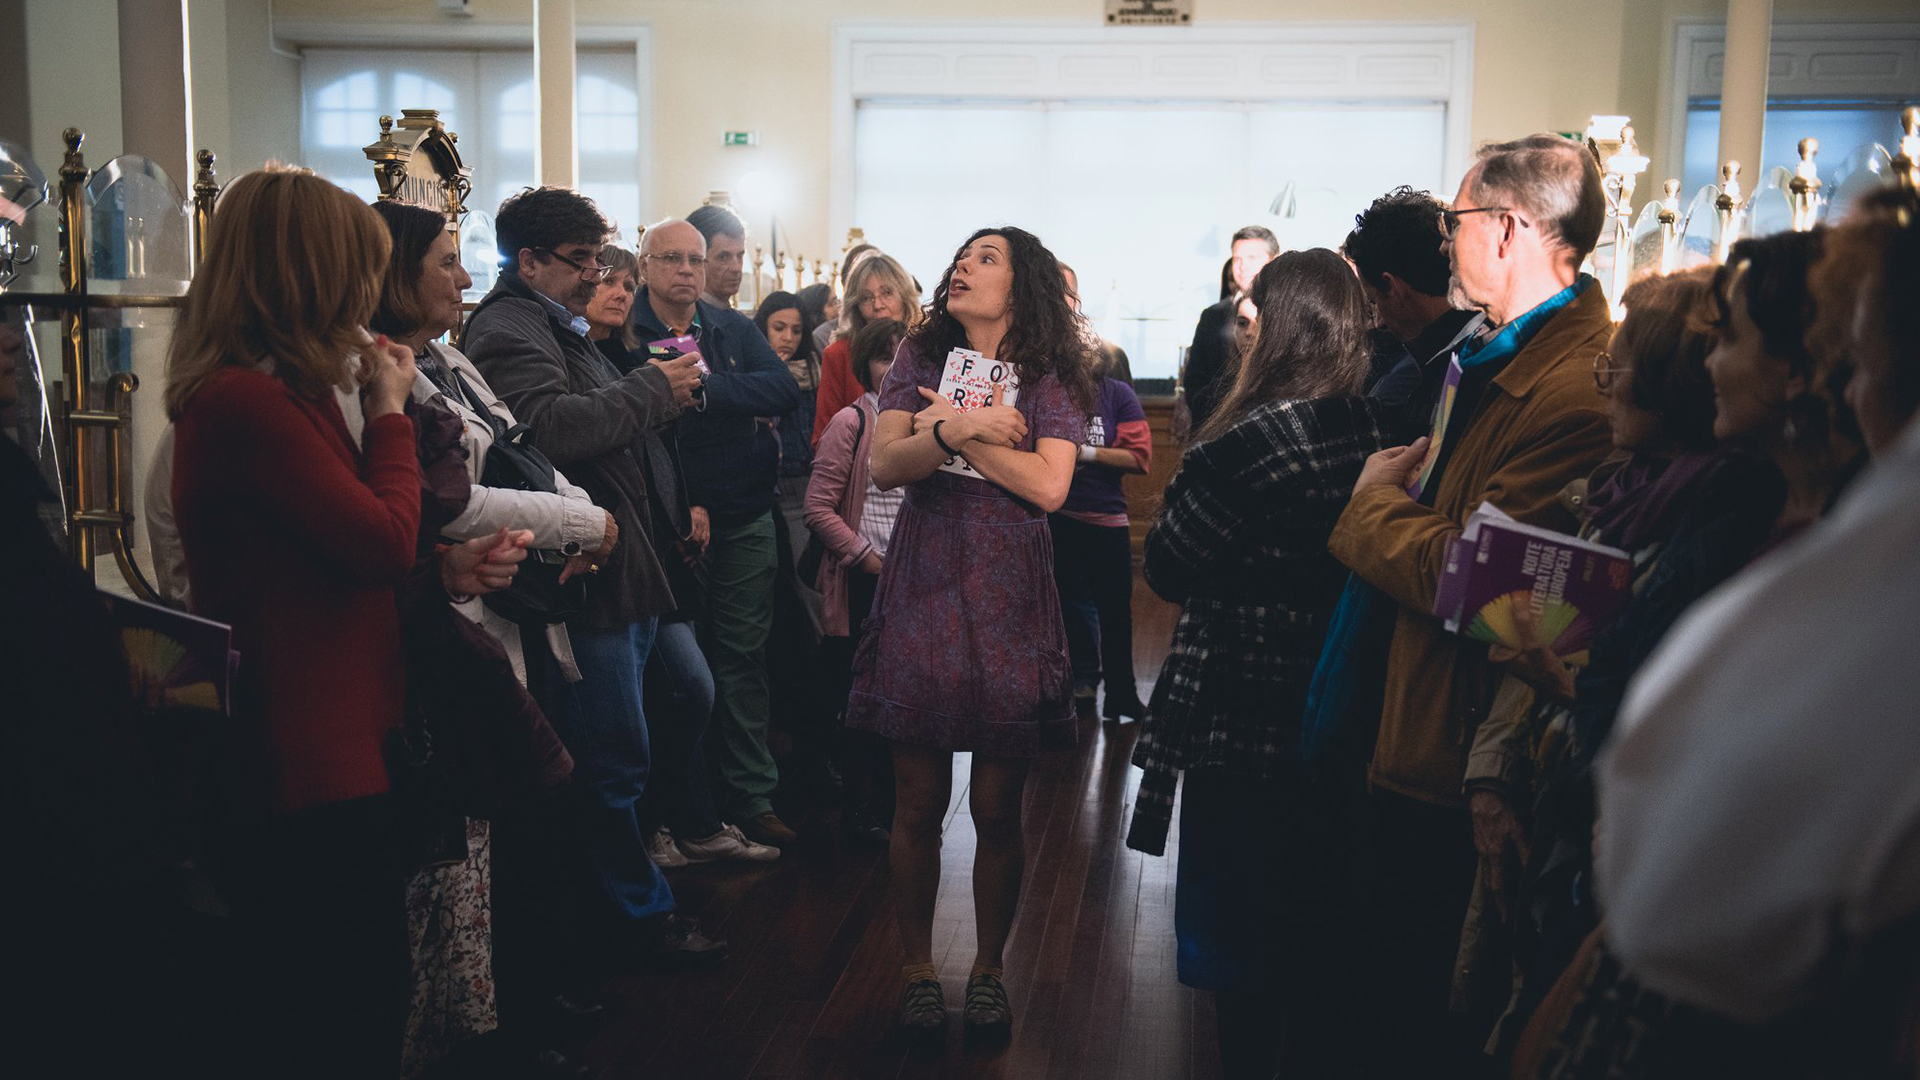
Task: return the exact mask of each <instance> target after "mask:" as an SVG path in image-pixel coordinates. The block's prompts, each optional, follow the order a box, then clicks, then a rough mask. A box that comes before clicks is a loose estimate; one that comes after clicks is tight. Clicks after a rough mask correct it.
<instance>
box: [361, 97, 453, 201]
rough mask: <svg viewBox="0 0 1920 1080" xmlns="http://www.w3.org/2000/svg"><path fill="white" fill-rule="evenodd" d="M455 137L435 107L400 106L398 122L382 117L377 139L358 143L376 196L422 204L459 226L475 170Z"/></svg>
mask: <svg viewBox="0 0 1920 1080" xmlns="http://www.w3.org/2000/svg"><path fill="white" fill-rule="evenodd" d="M457 141H458V136H456V135H454V133H453V132H451V131H448V130H447V126H446V125H445V124H443V123H441V121H440V113H439V111H438V110H435V109H402V110H401V111H400V123H399V124H398V125H395V124H394V122H393V117H391V116H383V117H381V118H380V139H379V141H378V142H374V143H371V144H369V145H368V146H365V147H362V148H361V149H362V152H363V153H365V154H366V155H367V160H368V161H371V162H373V176H374V180H375V181H377V182H378V183H379V185H380V198H381V199H383V200H390V201H393V202H400V203H406V204H407V205H409V206H419V207H424V208H426V209H428V210H436V211H439V212H440V213H443V214H445V215H447V221H448V222H449V223H450V224H454V225H458V224H459V222H460V219H461V217H462V216H464V215H465V214H466V212H467V194H468V192H470V191H472V190H473V180H472V175H473V170H471V169H469V168H467V166H466V165H465V164H464V163H463V162H461V160H460V151H459V149H458V148H457V147H456V146H455V145H454V144H455V143H456V142H457Z"/></svg>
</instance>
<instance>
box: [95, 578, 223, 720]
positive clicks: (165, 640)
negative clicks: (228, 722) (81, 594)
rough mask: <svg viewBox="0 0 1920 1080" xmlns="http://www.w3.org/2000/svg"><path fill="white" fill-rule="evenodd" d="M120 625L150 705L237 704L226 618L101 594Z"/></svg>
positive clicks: (138, 686)
mask: <svg viewBox="0 0 1920 1080" xmlns="http://www.w3.org/2000/svg"><path fill="white" fill-rule="evenodd" d="M101 595H102V596H103V597H105V599H106V601H107V606H108V608H109V610H110V611H111V612H112V618H113V621H114V623H115V625H117V626H118V627H119V629H120V646H121V648H122V649H124V650H125V651H126V654H127V676H128V678H129V679H131V680H132V690H133V696H134V699H135V700H136V701H138V702H139V703H140V704H142V705H144V706H145V707H147V708H148V709H152V710H160V709H181V708H184V709H195V710H203V711H206V712H212V713H227V712H229V711H230V710H231V708H232V700H231V698H232V686H233V673H234V669H235V668H236V667H238V666H239V654H238V653H236V652H234V651H233V631H232V629H231V628H229V627H228V626H227V625H226V624H225V623H217V622H214V621H213V620H211V619H202V618H200V617H199V616H197V615H189V614H187V613H186V612H184V611H175V610H173V609H172V608H165V607H160V606H159V605H157V604H148V603H145V602H142V601H139V600H131V599H128V598H127V597H124V596H113V595H111V594H108V593H102V594H101Z"/></svg>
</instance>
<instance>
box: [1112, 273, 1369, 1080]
mask: <svg viewBox="0 0 1920 1080" xmlns="http://www.w3.org/2000/svg"><path fill="white" fill-rule="evenodd" d="M1249 295H1250V296H1251V298H1252V300H1253V302H1254V304H1255V305H1256V306H1257V307H1258V308H1259V331H1258V337H1257V338H1255V339H1254V342H1253V347H1252V348H1251V349H1249V350H1247V351H1246V355H1245V356H1243V357H1242V358H1241V362H1240V364H1239V366H1238V369H1237V371H1236V373H1235V375H1234V380H1233V385H1232V387H1231V388H1230V389H1229V390H1228V391H1227V393H1226V396H1225V399H1224V400H1223V401H1222V402H1221V403H1220V405H1219V407H1218V408H1217V409H1216V410H1215V411H1214V413H1213V415H1212V416H1211V417H1210V418H1209V419H1208V420H1207V423H1206V424H1205V426H1204V427H1202V428H1201V430H1200V432H1199V434H1198V436H1197V440H1198V441H1197V443H1196V445H1195V446H1194V447H1193V448H1192V449H1190V450H1188V451H1187V455H1186V458H1185V460H1184V461H1183V462H1182V464H1181V468H1180V472H1179V473H1178V474H1177V475H1175V477H1174V479H1173V482H1172V484H1170V485H1169V486H1168V488H1167V493H1166V499H1165V502H1164V503H1163V505H1162V507H1161V510H1160V516H1159V518H1158V519H1157V520H1156V521H1155V522H1154V526H1153V530H1152V531H1151V532H1149V533H1148V534H1147V546H1146V566H1145V571H1146V578H1147V584H1149V585H1150V586H1152V587H1153V590H1154V592H1156V593H1159V594H1160V595H1161V596H1162V597H1165V598H1166V599H1168V600H1171V601H1173V602H1174V603H1177V604H1181V605H1183V606H1182V610H1181V614H1180V621H1179V623H1178V624H1176V626H1175V627H1174V632H1173V645H1172V650H1171V652H1170V654H1169V655H1168V657H1167V662H1166V665H1165V666H1164V667H1163V668H1162V669H1161V672H1160V680H1159V682H1158V684H1157V685H1156V686H1155V687H1154V691H1153V699H1152V702H1151V703H1150V705H1149V708H1148V711H1147V719H1146V721H1145V723H1143V724H1142V726H1141V731H1140V737H1139V742H1138V744H1137V745H1136V747H1135V750H1134V757H1133V760H1134V764H1136V765H1139V766H1141V767H1142V768H1143V769H1145V770H1146V775H1145V776H1144V777H1143V778H1142V779H1141V781H1140V794H1139V797H1138V799H1137V801H1136V802H1135V804H1134V818H1133V825H1132V826H1131V828H1130V830H1129V832H1128V835H1127V845H1128V846H1129V847H1132V848H1135V849H1137V850H1140V851H1145V852H1148V853H1149V854H1154V855H1158V854H1161V853H1162V852H1163V851H1164V850H1165V845H1166V836H1167V831H1168V828H1169V826H1170V824H1171V822H1172V818H1173V803H1174V792H1175V788H1176V785H1177V784H1178V782H1179V781H1178V778H1179V775H1180V774H1181V773H1183V772H1184V773H1185V783H1184V790H1183V791H1182V792H1181V795H1180V799H1181V811H1180V820H1181V826H1180V860H1179V866H1178V884H1177V886H1176V893H1175V900H1174V903H1175V907H1174V926H1175V932H1176V934H1177V935H1178V936H1179V940H1180V953H1179V957H1180V968H1179V976H1180V981H1181V982H1183V983H1185V984H1187V985H1188V986H1193V987H1196V988H1199V989H1203V990H1212V991H1214V993H1215V994H1216V996H1217V998H1218V1014H1219V1038H1220V1053H1221V1059H1222V1062H1223V1065H1224V1074H1225V1075H1226V1076H1228V1077H1232V1078H1239V1077H1260V1078H1263V1080H1264V1078H1266V1077H1270V1076H1272V1075H1273V1074H1274V1071H1275V1069H1276V1068H1278V1067H1279V1061H1278V1052H1279V1040H1278V1039H1277V1038H1276V1037H1275V1036H1276V1034H1277V1032H1278V1028H1279V1024H1278V1023H1277V1021H1278V1020H1280V1019H1282V1018H1285V1020H1286V1029H1287V1040H1288V1045H1289V1047H1294V1048H1297V1049H1299V1050H1301V1051H1303V1057H1302V1058H1300V1059H1296V1061H1295V1062H1293V1064H1294V1065H1297V1066H1298V1068H1297V1069H1296V1068H1294V1067H1289V1068H1288V1069H1287V1070H1286V1072H1287V1074H1288V1075H1293V1074H1294V1073H1295V1072H1296V1071H1297V1072H1298V1073H1299V1074H1300V1075H1303V1076H1310V1075H1320V1074H1321V1072H1323V1071H1324V1070H1325V1069H1326V1068H1327V1067H1329V1066H1330V1065H1331V1064H1332V1063H1331V1062H1330V1061H1326V1060H1315V1059H1313V1058H1312V1057H1311V1056H1308V1055H1307V1054H1306V1053H1304V1052H1305V1051H1306V1050H1307V1048H1309V1047H1317V1046H1320V1045H1321V1044H1322V1043H1323V1042H1324V1040H1322V1039H1318V1038H1316V1036H1315V1033H1316V1032H1325V1031H1330V1030H1333V1029H1334V1027H1333V1025H1332V1024H1329V1023H1323V1022H1320V1021H1317V1020H1313V1019H1308V1017H1309V1016H1310V1013H1309V1012H1308V1010H1309V1009H1310V1008H1311V1007H1312V1006H1313V1004H1314V996H1315V991H1316V990H1318V991H1320V993H1321V995H1322V996H1323V997H1324V996H1325V995H1326V991H1327V990H1328V987H1327V986H1325V985H1324V984H1322V985H1319V986H1317V987H1316V986H1315V985H1314V983H1313V979H1312V977H1311V975H1310V974H1308V973H1309V972H1310V971H1316V970H1321V969H1320V968H1319V967H1318V966H1317V965H1314V966H1311V967H1310V966H1308V964H1307V959H1308V954H1307V952H1306V949H1305V946H1306V945H1307V944H1308V943H1307V942H1306V941H1305V939H1304V938H1303V937H1302V936H1300V935H1291V934H1289V931H1290V930H1291V929H1294V928H1298V927H1300V926H1303V925H1306V924H1308V923H1310V922H1312V921H1313V920H1312V917H1311V916H1310V915H1309V911H1310V910H1312V908H1313V905H1310V904H1308V903H1306V902H1305V900H1306V898H1307V896H1308V888H1309V886H1308V885H1307V884H1305V883H1303V881H1302V879H1301V875H1300V873H1299V871H1300V868H1301V867H1302V866H1316V865H1318V866H1325V865H1327V863H1326V860H1324V859H1321V858H1319V857H1318V856H1315V855H1313V854H1311V852H1310V850H1309V849H1308V847H1307V844H1306V841H1307V839H1308V834H1309V833H1310V832H1312V831H1313V827H1312V826H1311V825H1309V824H1307V822H1308V821H1310V820H1311V818H1310V817H1308V816H1307V815H1309V813H1310V812H1311V811H1313V809H1314V807H1313V806H1312V805H1311V801H1310V799H1309V798H1308V797H1307V796H1305V795H1304V794H1303V792H1304V790H1305V788H1304V785H1303V784H1302V782H1301V770H1300V769H1299V767H1298V758H1297V753H1296V751H1295V748H1296V747H1297V746H1298V745H1299V743H1300V713H1301V709H1302V708H1303V707H1304V705H1305V704H1306V691H1307V682H1308V680H1309V678H1310V677H1311V676H1312V674H1313V666H1314V662H1315V660H1316V659H1317V658H1318V657H1319V655H1320V647H1321V640H1322V638H1323V637H1324V636H1325V633H1326V624H1327V620H1328V617H1329V616H1330V615H1331V614H1332V611H1333V607H1334V604H1335V602H1336V600H1337V599H1338V596H1339V592H1340V587H1341V585H1342V583H1343V582H1344V581H1345V574H1344V573H1343V572H1342V571H1341V569H1340V567H1339V565H1338V564H1337V563H1335V561H1334V559H1333V557H1332V556H1331V555H1330V554H1328V552H1327V538H1328V537H1329V536H1330V535H1331V534H1332V532H1333V525H1334V521H1335V520H1336V519H1337V518H1338V517H1339V516H1340V511H1341V509H1342V507H1343V506H1344V505H1345V504H1346V500H1347V496H1348V494H1349V492H1350V491H1351V490H1352V488H1353V483H1354V479H1355V478H1356V477H1358V476H1359V474H1360V467H1361V466H1362V465H1363V464H1364V463H1365V462H1366V459H1367V455H1369V454H1372V453H1374V452H1376V451H1378V450H1380V449H1382V448H1383V447H1386V446H1391V445H1395V443H1394V436H1395V435H1396V434H1405V433H1395V432H1391V431H1388V430H1386V420H1385V419H1384V417H1385V415H1386V414H1385V413H1384V412H1383V410H1382V409H1381V408H1380V407H1379V406H1378V405H1377V404H1376V403H1375V402H1372V401H1370V400H1368V399H1366V398H1364V397H1361V396H1360V391H1361V387H1362V385H1363V384H1364V383H1365V381H1366V377H1367V372H1368V369H1369V355H1370V354H1369V350H1368V344H1367V325H1368V323H1369V321H1370V320H1369V318H1368V314H1367V302H1366V296H1365V294H1364V293H1363V292H1362V291H1361V287H1360V281H1359V279H1358V278H1356V277H1355V276H1354V273H1353V270H1352V269H1351V268H1350V267H1349V266H1348V265H1347V263H1346V260H1344V259H1342V258H1341V257H1340V256H1339V255H1336V254H1334V253H1333V252H1331V251H1328V250H1326V249H1324V248H1315V249H1313V250H1310V251H1292V252H1287V253H1286V254H1284V255H1281V256H1279V257H1278V258H1276V259H1274V260H1273V261H1272V262H1270V263H1268V264H1267V265H1266V267H1264V268H1263V269H1262V270H1261V271H1260V273H1259V276H1258V277H1256V278H1254V280H1253V288H1252V290H1251V292H1250V294H1249ZM1250 822H1261V823H1271V825H1273V826H1274V829H1273V830H1268V831H1263V832H1261V833H1259V834H1258V835H1257V836H1255V837H1253V841H1254V842H1253V843H1249V842H1248V840H1249V837H1248V836H1247V833H1246V829H1247V825H1248V823H1250Z"/></svg>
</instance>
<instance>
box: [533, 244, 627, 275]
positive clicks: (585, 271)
mask: <svg viewBox="0 0 1920 1080" xmlns="http://www.w3.org/2000/svg"><path fill="white" fill-rule="evenodd" d="M534 250H535V251H544V252H546V253H547V254H549V255H551V256H553V257H554V258H556V259H559V260H560V261H561V262H563V263H566V264H567V265H568V266H571V267H573V268H574V269H575V270H578V271H580V276H581V277H583V278H586V279H587V280H588V281H605V280H607V275H608V274H611V273H613V267H611V266H601V265H598V264H595V265H593V266H582V265H581V264H579V263H577V262H574V261H573V260H572V259H569V258H567V257H566V256H565V255H562V254H560V253H559V252H557V251H555V250H553V249H552V248H534Z"/></svg>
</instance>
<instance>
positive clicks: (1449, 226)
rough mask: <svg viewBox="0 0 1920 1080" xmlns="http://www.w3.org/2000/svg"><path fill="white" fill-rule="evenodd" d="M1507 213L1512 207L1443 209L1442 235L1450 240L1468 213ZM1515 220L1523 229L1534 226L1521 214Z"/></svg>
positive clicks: (1441, 212)
mask: <svg viewBox="0 0 1920 1080" xmlns="http://www.w3.org/2000/svg"><path fill="white" fill-rule="evenodd" d="M1507 213H1512V207H1507V206H1471V207H1468V208H1467V209H1465V210H1442V211H1440V235H1441V236H1444V237H1446V238H1447V239H1449V240H1451V239H1453V234H1454V233H1456V232H1459V231H1460V219H1461V218H1462V217H1464V216H1466V215H1468V214H1507ZM1513 220H1515V221H1517V222H1519V223H1520V227H1521V228H1523V229H1530V228H1532V227H1533V223H1532V222H1530V221H1528V220H1527V219H1526V218H1523V217H1521V216H1520V215H1519V214H1514V215H1513Z"/></svg>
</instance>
